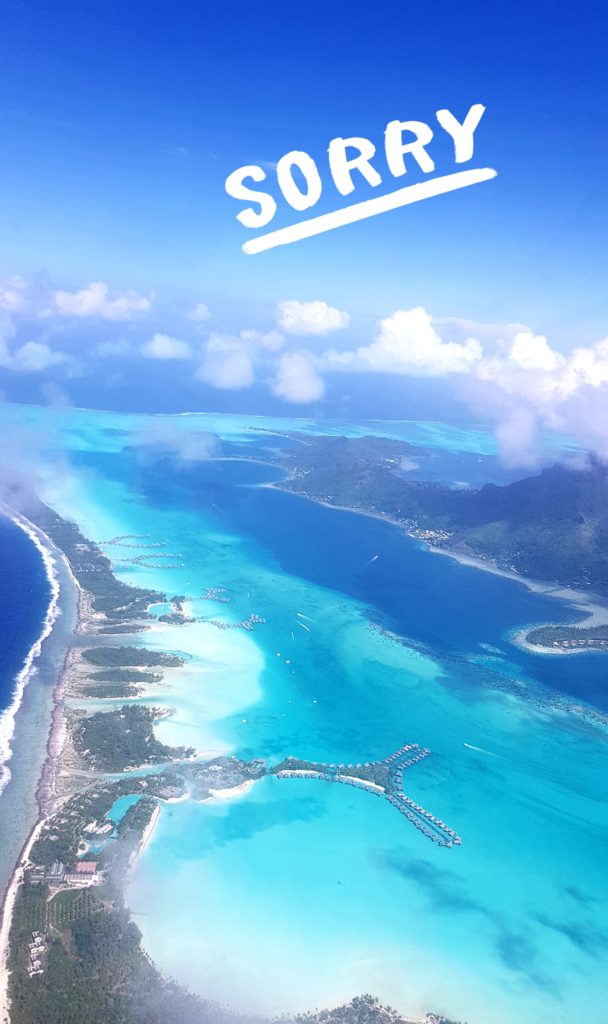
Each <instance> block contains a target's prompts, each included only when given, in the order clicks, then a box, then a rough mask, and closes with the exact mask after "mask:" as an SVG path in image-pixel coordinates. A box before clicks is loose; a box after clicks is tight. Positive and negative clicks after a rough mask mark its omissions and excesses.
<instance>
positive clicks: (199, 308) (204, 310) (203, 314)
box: [188, 302, 211, 323]
mask: <svg viewBox="0 0 608 1024" xmlns="http://www.w3.org/2000/svg"><path fill="white" fill-rule="evenodd" d="M210 316H211V312H210V310H209V306H206V305H205V303H204V302H199V303H197V305H196V306H195V307H194V309H191V310H190V312H189V313H188V320H194V321H195V323H202V321H204V320H208V319H209V317H210Z"/></svg>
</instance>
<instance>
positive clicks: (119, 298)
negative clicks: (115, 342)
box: [40, 281, 151, 320]
mask: <svg viewBox="0 0 608 1024" xmlns="http://www.w3.org/2000/svg"><path fill="white" fill-rule="evenodd" d="M150 308H151V302H150V299H149V298H146V297H145V296H144V295H139V294H138V292H134V291H128V292H125V293H124V294H122V295H116V296H115V297H114V298H110V297H109V295H108V286H107V284H104V282H103V281H92V282H91V283H90V284H88V285H87V286H86V288H81V289H80V291H77V292H67V291H56V292H55V293H54V294H53V296H52V299H51V303H50V306H48V307H46V308H45V309H44V310H43V311H42V313H41V314H40V315H41V316H52V315H53V314H57V315H59V316H65V317H99V318H100V319H102V320H132V319H134V317H137V316H138V315H140V314H141V313H146V312H147V311H148V310H149V309H150Z"/></svg>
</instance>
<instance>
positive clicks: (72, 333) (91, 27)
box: [0, 0, 608, 436]
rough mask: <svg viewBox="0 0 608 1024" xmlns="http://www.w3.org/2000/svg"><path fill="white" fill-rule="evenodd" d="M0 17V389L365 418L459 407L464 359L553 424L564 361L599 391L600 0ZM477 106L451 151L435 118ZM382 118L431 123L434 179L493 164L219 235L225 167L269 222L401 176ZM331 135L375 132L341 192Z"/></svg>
mask: <svg viewBox="0 0 608 1024" xmlns="http://www.w3.org/2000/svg"><path fill="white" fill-rule="evenodd" d="M0 21H1V31H0V147H1V149H0V151H1V153H2V160H1V161H0V214H1V215H0V314H1V315H2V316H3V320H2V319H0V339H2V341H1V345H0V388H1V389H2V392H3V394H4V396H5V398H7V399H9V400H20V401H23V400H27V399H29V400H36V401H65V402H75V403H76V404H93V405H101V406H109V407H114V406H116V407H118V406H120V407H124V406H125V405H128V404H129V402H130V403H131V405H132V406H133V407H138V408H139V407H146V408H159V409H160V408H163V409H165V408H168V407H173V406H175V407H176V408H180V407H183V406H184V403H185V404H187V407H189V408H192V407H193V404H194V407H197V408H198V407H200V408H215V409H223V408H234V409H243V410H245V411H252V410H253V411H255V410H257V411H260V412H271V411H281V412H285V411H286V408H285V407H286V406H287V405H291V406H294V407H295V408H296V409H302V408H303V407H304V406H306V407H307V412H309V411H310V406H311V404H312V405H314V407H315V410H318V411H319V412H322V413H325V414H328V413H334V414H342V413H343V412H345V411H348V412H350V413H351V414H352V413H353V412H357V411H359V412H361V411H362V410H365V411H367V412H368V413H370V414H371V413H373V412H374V410H375V411H376V414H381V411H382V409H383V406H384V405H385V404H386V402H388V406H389V408H388V411H387V412H386V414H387V415H389V414H390V415H396V414H399V413H401V414H403V415H406V416H407V415H415V416H417V415H419V414H422V411H426V412H428V411H429V410H430V411H431V412H432V411H433V409H435V410H436V411H437V412H438V413H442V412H445V410H446V409H449V408H451V407H452V406H453V404H454V393H455V391H457V392H458V395H457V398H458V402H457V404H458V405H459V407H460V408H461V412H462V414H463V415H464V414H467V415H469V416H471V417H474V418H479V417H480V416H481V417H484V416H488V415H489V413H488V411H487V409H486V408H484V401H483V398H482V392H483V390H484V388H483V387H481V386H480V384H479V381H480V379H481V380H482V381H483V382H487V381H488V380H489V381H490V382H491V387H490V388H487V387H486V388H485V390H486V392H488V391H492V392H493V393H494V391H497V392H498V393H499V396H500V400H501V403H502V404H503V405H504V404H505V403H506V404H507V405H508V404H509V402H510V401H511V399H510V398H509V397H508V396H509V395H510V396H512V395H513V394H514V393H516V394H517V402H516V405H517V409H516V413H517V416H519V419H520V422H522V417H523V419H524V420H525V418H526V416H528V418H529V417H530V416H532V417H535V422H536V420H539V421H542V423H543V424H544V425H545V426H547V425H549V426H551V425H553V426H558V427H559V426H562V425H564V426H565V427H566V428H568V427H570V426H572V424H571V423H570V419H571V418H572V417H569V419H568V422H567V423H566V424H561V423H560V422H558V421H559V420H560V417H561V416H562V412H563V403H564V401H565V400H566V399H564V397H563V395H564V392H565V391H568V395H567V396H566V398H567V401H568V402H569V401H570V398H571V395H572V388H573V384H572V379H573V377H575V378H576V379H577V380H578V379H579V377H580V364H581V358H582V361H583V363H585V367H586V370H585V373H586V374H587V376H586V377H585V379H584V382H583V383H584V386H585V387H591V388H593V389H595V390H594V396H595V392H597V390H598V388H599V389H600V390H601V388H603V386H604V379H603V373H604V367H603V361H604V353H603V351H598V350H597V347H596V346H597V343H598V342H601V341H602V339H604V338H606V335H608V293H607V290H606V287H605V277H606V273H605V272H606V255H605V252H606V244H605V242H606V229H607V226H608V225H607V205H608V202H607V199H606V192H605V182H606V180H607V177H608V175H607V171H608V148H607V147H606V146H605V143H604V140H605V138H606V129H607V127H608V125H607V120H608V112H607V108H606V104H605V94H606V85H607V84H608V82H607V79H608V73H607V71H606V59H605V38H606V31H607V29H608V4H607V3H606V2H604V0H593V2H591V0H578V2H577V3H575V4H572V3H567V2H565V0H556V2H545V0H528V2H526V3H520V2H509V3H503V2H501V0H483V2H481V0H469V2H467V3H466V4H459V5H457V4H454V3H453V2H449V3H448V2H443V0H441V2H434V0H426V2H417V0H408V2H406V0H401V2H394V0H379V2H376V3H372V2H370V0H368V2H358V0H349V2H345V0H322V2H320V0H312V2H307V3H300V2H298V3H296V2H295V0H294V2H292V0H287V2H284V3H277V2H274V0H273V2H267V0H223V2H221V3H216V2H212V0H208V2H205V3H199V2H187V0H176V2H174V3H173V4H171V5H167V4H166V3H158V2H156V0H142V2H140V3H136V4H124V3H122V2H120V3H119V2H115V0H105V2H103V3H98V2H97V0H87V3H86V4H80V5H78V4H74V3H72V2H69V0H54V2H52V3H51V2H48V0H36V2H31V0H23V2H19V0H5V2H4V3H3V5H2V13H1V14H0ZM476 103H481V104H483V105H484V106H485V108H486V109H485V113H484V114H483V117H482V119H481V121H480V124H479V126H478V128H477V129H476V131H475V136H474V154H473V157H472V159H471V160H470V161H469V162H468V163H464V164H461V165H459V164H456V163H455V160H454V147H453V144H452V142H451V140H450V139H449V137H448V136H447V135H446V134H445V132H442V130H441V129H440V128H439V127H438V125H437V121H436V118H435V112H436V111H438V110H440V109H444V108H447V109H449V110H450V111H452V112H453V114H454V115H455V116H456V117H457V118H458V119H459V120H463V119H464V117H465V115H466V113H467V111H468V110H469V108H470V107H471V105H473V104H476ZM396 119H397V120H401V121H407V120H412V119H413V120H418V121H423V122H425V123H427V124H429V125H432V126H433V128H434V130H435V136H434V138H433V140H432V143H431V144H429V147H428V150H429V153H431V154H432V158H433V161H434V163H435V171H434V172H433V173H434V174H435V175H443V174H450V173H453V172H454V171H458V170H461V169H465V168H467V167H492V168H494V169H495V170H496V171H497V177H496V178H494V179H493V180H492V181H488V182H484V183H482V184H478V185H475V186H473V187H470V188H467V189H463V190H461V191H458V192H453V193H451V194H449V195H443V196H437V197H435V198H432V199H428V200H425V201H424V202H419V203H417V204H416V205H412V206H408V207H405V208H403V209H400V210H395V211H393V212H390V213H385V214H382V215H381V216H377V217H373V218H370V219H368V220H366V221H362V222H360V223H357V224H353V225H350V226H347V227H343V228H340V229H337V230H334V231H331V232H329V233H326V234H323V235H318V236H316V237H314V238H310V239H306V240H303V241H299V242H296V243H294V244H292V245H288V246H283V247H280V248H276V249H273V250H270V251H268V252H265V253H260V254H258V255H254V256H248V255H245V254H244V253H243V252H242V249H241V246H242V245H243V243H244V242H245V241H247V240H248V239H249V238H250V237H251V236H252V234H253V233H252V231H251V230H248V229H247V228H245V227H243V226H242V225H241V224H240V223H239V222H238V221H237V219H236V215H237V213H239V212H240V211H241V210H242V209H243V206H244V205H245V204H244V203H243V202H240V201H238V200H236V199H234V198H232V197H230V196H229V195H227V193H226V191H225V187H224V183H225V180H226V177H227V176H228V175H229V174H230V173H231V172H233V171H234V170H236V169H237V168H239V167H241V166H243V165H247V164H256V165H258V166H260V167H261V168H262V169H263V171H264V173H265V174H266V175H267V180H266V182H265V183H264V185H260V186H258V187H261V188H266V187H267V188H268V191H269V192H270V193H271V194H272V195H273V196H274V197H275V198H276V201H277V204H278V209H277V213H276V216H275V218H274V219H273V221H272V224H271V225H270V226H269V228H268V230H272V229H274V228H275V227H282V226H284V225H286V224H290V223H293V222H294V221H297V220H300V219H303V218H304V217H305V216H309V215H312V214H313V212H314V214H317V213H324V212H328V211H331V210H334V209H336V208H339V207H341V206H344V205H347V204H348V202H351V201H352V202H357V201H363V200H365V199H368V198H371V197H372V196H374V195H376V194H377V193H378V192H382V191H385V192H387V191H391V190H393V189H394V188H396V187H401V186H403V185H404V184H405V183H407V184H415V183H416V182H418V181H421V180H424V179H425V178H426V177H427V176H428V174H426V173H425V172H423V171H421V170H420V168H419V167H418V166H417V164H416V162H415V160H414V159H413V158H412V157H411V155H410V156H408V157H406V167H407V174H406V176H405V178H399V177H397V178H396V177H393V176H392V175H391V173H390V170H389V168H388V167H387V161H386V157H385V155H384V150H383V145H384V130H385V128H386V125H387V123H388V122H390V121H393V120H396ZM350 136H359V137H364V138H367V139H369V140H371V142H372V143H373V144H374V146H375V147H376V150H377V152H376V154H375V156H374V158H373V165H374V167H376V168H377V170H378V172H379V173H380V175H381V177H382V186H381V187H380V188H378V187H375V188H374V187H372V186H370V185H368V184H367V183H366V182H365V181H364V180H363V179H362V178H361V176H358V177H357V175H356V174H355V175H354V176H353V183H354V185H355V188H354V192H353V194H352V197H348V198H345V197H342V196H341V195H340V194H339V193H338V192H337V190H336V187H335V185H334V183H333V180H332V178H331V175H330V171H329V166H328V157H327V148H328V144H329V142H330V140H331V139H334V138H336V137H350ZM291 150H298V151H304V152H306V153H308V154H310V156H311V157H312V158H313V159H314V160H315V163H316V165H317V168H318V172H319V175H320V179H321V183H322V195H321V198H320V200H319V202H318V204H317V205H316V206H315V208H314V211H310V212H307V213H306V214H302V213H298V212H296V211H294V210H292V209H291V208H290V207H289V206H288V205H287V204H286V202H285V200H284V199H283V197H282V194H281V192H280V190H279V187H278V184H277V177H276V175H277V171H276V165H277V161H279V160H280V158H281V157H282V156H283V155H284V154H286V153H288V152H289V151H291ZM289 303H292V304H293V303H296V304H297V305H295V306H294V305H292V306H291V307H290V306H289V305H287V306H286V304H289ZM285 309H287V310H291V313H285ZM416 310H422V311H423V313H422V314H416V312H415V311H416ZM401 314H404V315H403V316H401ZM406 314H411V315H409V319H408V316H407V315H406ZM290 317H291V319H290ZM425 324H426V325H427V328H426V329H425ZM276 335H278V336H279V337H276ZM519 335H524V336H525V337H528V336H531V337H532V338H536V339H538V338H541V339H543V342H544V344H543V343H539V342H538V341H534V342H532V343H530V344H531V345H532V348H533V350H534V354H533V356H532V357H531V358H532V363H533V364H534V365H533V366H530V365H528V366H522V358H521V355H522V351H523V348H524V347H525V344H524V342H521V341H520V342H518V343H517V345H518V346H519V348H518V352H519V358H516V359H515V360H514V362H515V364H516V365H515V368H516V369H517V372H518V373H520V372H521V371H523V370H526V369H527V370H528V371H532V372H533V373H534V374H537V375H538V373H539V372H541V371H542V373H543V374H545V378H543V380H542V381H540V382H537V383H536V384H535V386H534V387H532V388H531V387H530V386H529V384H530V380H529V379H527V378H526V382H525V386H523V385H520V384H517V385H516V384H515V383H513V381H512V377H513V373H512V372H511V371H513V369H514V366H513V365H512V363H513V359H511V354H512V349H513V345H514V344H515V341H514V339H515V338H516V337H519ZM159 337H160V338H161V339H170V340H169V341H166V340H164V341H163V340H160V341H159V340H158V338H159ZM155 339H156V340H155ZM437 339H439V341H438V340H437ZM544 339H547V340H546V341H544ZM469 341H471V344H470V345H469V347H468V349H467V348H466V346H467V344H468V343H469ZM473 343H474V344H473ZM539 344H540V347H539ZM475 345H477V346H478V347H479V346H480V347H481V350H482V354H481V355H480V354H479V348H475ZM26 346H29V347H26ZM32 346H34V348H32ZM41 346H42V348H41ZM446 346H447V350H446ZM450 346H451V348H450ZM453 346H458V349H457V350H455V349H454V348H453ZM461 349H462V351H461ZM581 349H582V350H584V352H585V353H587V355H585V356H584V357H580V356H578V357H574V356H573V355H572V353H575V352H577V351H579V350H581ZM362 350H363V354H361V351H362ZM365 350H371V352H370V351H367V352H366V351H365ZM389 350H390V351H389ZM414 350H415V351H414ZM547 352H549V353H552V355H551V354H549V355H548V354H547ZM343 353H346V355H345V356H344V357H342V354H343ZM539 353H540V354H539ZM558 357H559V358H558ZM562 357H563V359H565V360H566V363H567V365H561V364H560V365H557V364H559V363H560V359H561V358H562ZM526 358H527V357H526ZM526 358H524V360H523V362H524V364H525V362H526ZM606 358H608V356H607V357H606ZM509 359H511V362H509ZM497 360H498V362H499V363H500V366H498V367H497V365H496V363H497ZM527 361H528V363H530V359H529V358H528V359H527ZM599 363H601V364H602V365H601V367H600V368H599V369H598V364H599ZM161 364H162V365H161ZM169 364H170V365H169ZM489 364H491V365H489ZM540 364H542V365H540ZM590 366H591V369H589V367H590ZM134 374H136V375H137V377H138V384H139V387H138V388H137V389H136V393H135V392H134V389H133V388H132V387H131V386H130V385H131V384H132V381H133V379H134V378H133V375H134ZM547 374H549V375H550V379H549V380H547V379H546V375H547ZM564 376H566V377H567V378H568V381H569V383H566V384H565V383H564V380H563V377H564ZM506 377H507V378H508V379H509V382H510V383H509V385H508V388H507V389H506V390H505V378H506ZM528 377H529V373H528ZM592 378H593V379H592ZM599 378H601V380H599ZM163 381H165V387H164V391H163V388H162V386H161V385H162V382H163ZM167 381H170V391H171V396H170V397H169V396H168V394H167V391H168V386H167V384H166V382H167ZM441 381H443V382H444V383H445V387H444V388H443V391H442V388H441V387H439V386H438V382H439V383H441ZM577 388H578V385H577V386H576V387H575V388H574V390H575V391H576V390H577ZM161 391H162V392H163V393H162V394H161ZM539 391H540V392H542V396H543V403H544V404H543V408H542V409H539V399H538V392H539ZM547 391H554V392H555V391H557V392H559V394H560V396H561V397H560V403H561V404H560V409H559V410H558V413H556V409H555V402H553V404H552V405H551V408H550V409H549V411H547V408H546V405H547V402H546V394H547ZM127 392H128V393H129V396H130V397H128V396H127ZM532 392H534V394H532ZM440 393H441V394H442V395H443V399H442V398H441V395H440ZM506 396H507V397H506ZM522 396H523V397H522ZM518 403H519V404H518ZM522 403H523V405H522ZM490 404H491V405H494V406H495V404H496V403H495V401H494V397H493V398H492V401H491V403H490ZM499 404H500V403H499ZM600 404H601V403H600ZM444 406H445V408H444ZM517 416H516V418H517ZM437 418H440V416H439V415H438V416H437ZM495 418H496V417H495ZM567 418H568V417H567ZM504 419H505V417H504V416H503V417H502V419H501V420H500V423H499V424H498V427H500V426H501V425H502V426H504ZM507 426H508V425H507ZM498 427H497V429H498ZM514 429H515V432H516V433H517V428H513V427H512V426H511V427H508V429H507V430H506V433H507V434H508V433H509V430H511V432H512V431H513V430H514ZM586 429H587V428H586ZM602 430H603V428H602ZM530 432H532V433H534V430H533V428H532V427H531V428H529V429H528V433H530ZM503 433H504V431H503ZM587 433H589V430H587ZM591 433H593V431H591ZM602 436H603V434H602Z"/></svg>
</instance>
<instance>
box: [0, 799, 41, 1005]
mask: <svg viewBox="0 0 608 1024" xmlns="http://www.w3.org/2000/svg"><path fill="white" fill-rule="evenodd" d="M44 822H45V819H44V818H42V817H41V818H39V819H38V821H37V822H36V824H35V825H34V827H33V829H32V831H31V832H30V834H29V836H28V838H27V840H26V842H25V845H24V846H23V848H22V850H21V853H20V854H19V860H18V861H17V865H16V867H15V870H14V872H13V875H12V878H11V880H10V882H9V883H8V887H7V889H6V892H5V894H4V899H3V902H2V912H1V914H2V919H1V921H0V1013H2V1024H9V1017H8V1010H9V1001H8V980H9V976H10V970H9V966H8V959H9V953H10V947H9V938H10V931H11V925H12V923H13V911H14V908H15V900H16V898H17V892H18V890H19V886H20V885H21V883H22V881H23V874H24V868H25V864H26V863H27V860H28V858H29V855H30V850H31V849H32V846H33V845H34V843H35V842H36V839H37V838H38V835H39V834H40V831H41V829H42V826H43V825H44Z"/></svg>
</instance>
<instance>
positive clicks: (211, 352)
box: [195, 330, 285, 390]
mask: <svg viewBox="0 0 608 1024" xmlns="http://www.w3.org/2000/svg"><path fill="white" fill-rule="evenodd" d="M284 343H285V338H284V337H283V335H282V334H279V332H278V331H267V332H266V333H264V332H262V331H255V330H245V331H241V332H240V334H219V333H218V332H214V333H213V334H212V335H211V337H210V338H209V340H208V341H207V343H206V345H205V348H204V355H203V361H202V363H201V365H200V367H199V368H198V370H197V372H196V374H195V376H196V377H197V378H198V380H202V381H204V382H205V383H206V384H211V385H212V386H213V387H215V388H225V389H234V390H240V389H242V388H248V387H251V385H252V384H253V383H254V381H255V376H256V366H257V365H258V364H259V363H260V362H264V361H265V360H268V358H269V357H270V355H271V353H273V352H277V351H278V350H279V349H280V348H281V347H282V346H283V345H284Z"/></svg>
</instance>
